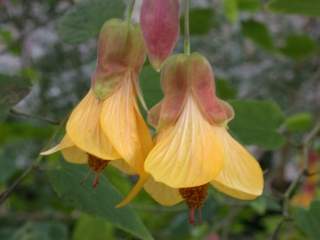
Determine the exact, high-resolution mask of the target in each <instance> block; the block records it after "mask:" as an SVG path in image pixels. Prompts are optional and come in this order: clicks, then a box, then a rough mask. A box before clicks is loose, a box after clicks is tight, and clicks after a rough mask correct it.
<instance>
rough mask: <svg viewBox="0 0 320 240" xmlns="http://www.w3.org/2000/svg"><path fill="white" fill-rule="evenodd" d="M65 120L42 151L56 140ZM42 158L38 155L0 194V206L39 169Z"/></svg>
mask: <svg viewBox="0 0 320 240" xmlns="http://www.w3.org/2000/svg"><path fill="white" fill-rule="evenodd" d="M66 120H67V118H65V119H64V120H63V121H61V122H60V124H59V126H58V128H57V129H56V131H55V132H54V133H53V134H52V136H51V138H50V139H49V141H48V143H47V144H46V145H45V147H44V148H43V149H46V148H47V147H49V146H50V145H51V144H52V142H53V141H54V139H55V138H56V136H57V134H58V133H59V132H60V130H61V129H62V128H63V126H64V125H65V122H66ZM42 158H43V156H41V155H38V157H37V158H36V160H35V161H34V162H33V163H32V164H31V165H30V166H29V167H28V168H27V169H26V170H24V172H23V173H22V174H21V175H20V176H19V177H18V178H17V179H16V180H15V181H14V182H13V183H12V184H11V185H10V186H9V187H8V188H7V189H6V190H5V191H3V192H2V193H0V205H2V204H3V203H4V202H5V201H6V200H7V199H8V197H9V196H10V195H11V194H12V193H13V192H14V190H15V189H16V188H17V186H19V184H20V183H21V182H22V181H23V180H24V179H25V178H26V177H27V176H28V175H29V174H30V173H31V172H33V170H35V169H37V168H38V167H39V163H40V161H41V160H42Z"/></svg>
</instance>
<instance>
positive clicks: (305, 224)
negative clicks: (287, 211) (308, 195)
mask: <svg viewBox="0 0 320 240" xmlns="http://www.w3.org/2000/svg"><path fill="white" fill-rule="evenodd" d="M293 218H294V222H295V224H296V225H297V226H298V227H299V228H300V230H301V231H302V232H304V233H305V234H306V235H307V236H308V239H311V240H318V239H319V236H320V228H319V226H320V201H314V202H312V203H311V205H310V207H309V209H304V208H296V209H295V211H294V212H293Z"/></svg>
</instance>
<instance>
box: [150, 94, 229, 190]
mask: <svg viewBox="0 0 320 240" xmlns="http://www.w3.org/2000/svg"><path fill="white" fill-rule="evenodd" d="M215 128H216V127H214V126H212V125H210V124H209V123H208V122H207V121H206V120H205V118H204V117H203V116H202V115H201V113H200V111H199V108H198V106H197V105H196V103H195V102H194V100H193V98H192V97H191V96H190V97H189V98H188V99H187V102H186V105H185V106H184V110H183V112H182V114H181V115H180V117H179V119H178V121H177V122H176V124H175V125H174V126H171V127H167V128H164V129H163V130H162V131H161V132H160V134H159V136H158V139H157V144H156V146H155V147H154V148H153V149H152V151H151V152H150V154H149V155H148V157H147V159H146V162H145V170H146V171H147V172H148V173H150V174H151V175H152V176H153V177H154V179H155V180H156V181H157V182H162V183H164V184H166V185H168V186H170V187H173V188H186V187H194V186H200V185H203V184H206V183H208V182H210V181H211V180H212V179H214V178H215V177H216V176H217V175H218V173H219V172H220V170H221V168H222V166H223V148H222V145H221V143H220V140H219V138H218V136H217V134H216V132H215V131H216V130H215Z"/></svg>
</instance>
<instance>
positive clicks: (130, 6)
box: [127, 0, 136, 24]
mask: <svg viewBox="0 0 320 240" xmlns="http://www.w3.org/2000/svg"><path fill="white" fill-rule="evenodd" d="M135 3H136V0H129V4H128V12H127V21H128V24H130V23H131V18H132V12H133V8H134V5H135Z"/></svg>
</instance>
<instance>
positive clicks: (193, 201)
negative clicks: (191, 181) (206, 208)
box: [179, 184, 208, 224]
mask: <svg viewBox="0 0 320 240" xmlns="http://www.w3.org/2000/svg"><path fill="white" fill-rule="evenodd" d="M179 193H180V195H181V196H182V198H183V199H184V200H185V201H186V204H187V205H188V207H189V222H190V224H195V211H196V210H197V211H198V223H199V224H201V223H202V212H201V208H202V206H203V203H204V202H205V200H206V198H207V196H208V184H205V185H201V186H198V187H191V188H180V189H179Z"/></svg>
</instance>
